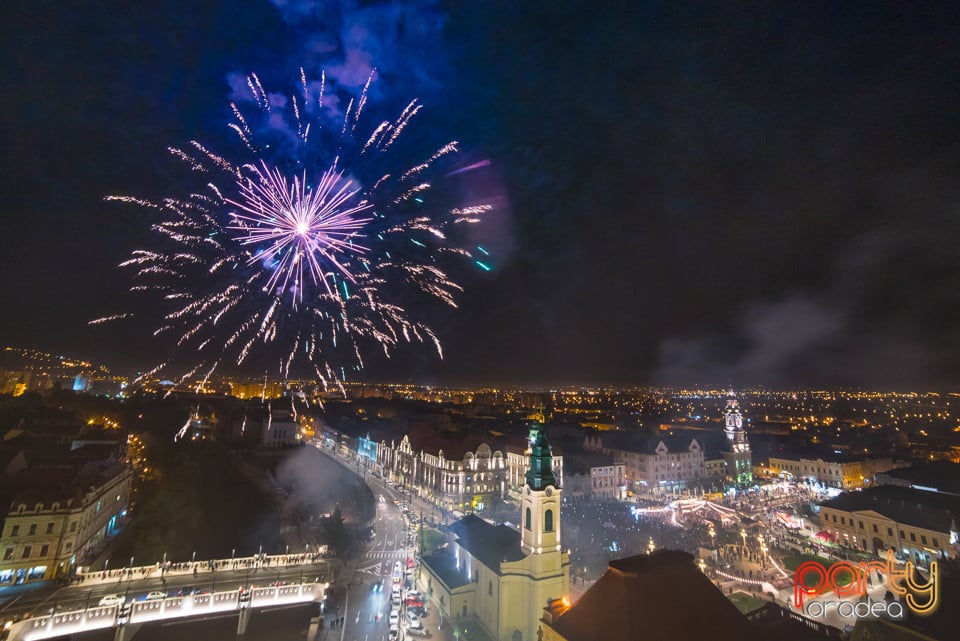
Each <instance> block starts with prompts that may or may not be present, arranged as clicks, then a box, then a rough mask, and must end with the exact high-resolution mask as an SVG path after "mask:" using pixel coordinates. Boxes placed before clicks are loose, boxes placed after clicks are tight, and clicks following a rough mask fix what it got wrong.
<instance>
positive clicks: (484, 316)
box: [0, 0, 960, 390]
mask: <svg viewBox="0 0 960 641" xmlns="http://www.w3.org/2000/svg"><path fill="white" fill-rule="evenodd" d="M278 6H279V7H280V8H279V9H278V8H277V7H278ZM320 7H321V5H320V4H316V3H311V2H303V3H277V6H274V4H271V3H269V2H259V3H236V4H231V3H229V2H228V3H225V4H222V5H217V6H216V7H213V8H209V10H208V11H203V10H197V8H196V7H195V6H194V5H193V4H192V3H182V6H181V5H179V4H178V3H172V4H169V5H167V6H165V7H160V8H152V9H144V8H142V7H137V8H130V7H124V6H122V5H120V4H118V5H116V6H115V7H112V8H111V7H105V8H102V9H101V10H100V11H98V12H89V11H84V10H83V9H81V8H77V7H70V6H65V5H58V6H56V7H53V8H50V9H49V10H41V9H38V8H37V7H35V6H33V5H32V4H29V3H13V4H10V5H8V6H6V7H5V9H4V14H5V16H4V17H5V23H6V24H9V25H16V26H17V31H16V33H13V34H11V37H10V38H7V39H5V42H4V44H3V45H2V46H3V47H4V50H5V53H7V54H8V59H11V60H13V61H14V64H13V65H12V79H11V81H10V82H9V83H7V86H6V87H5V88H4V89H3V92H4V94H3V96H4V100H3V101H2V102H0V104H2V107H0V109H2V113H3V115H4V121H5V123H7V126H8V131H9V134H10V135H9V136H8V138H9V143H8V153H7V154H6V155H5V156H4V160H3V161H2V162H3V176H4V178H3V180H2V181H0V194H2V197H3V200H4V202H5V211H6V215H5V219H6V221H7V229H6V233H5V234H4V235H3V236H4V240H3V241H2V245H0V256H2V259H0V260H2V261H3V262H2V265H3V268H2V270H0V273H2V274H3V277H2V278H3V280H2V281H0V287H2V289H3V291H4V292H6V293H7V297H8V300H10V301H12V302H13V303H14V304H15V308H14V309H15V311H14V312H13V313H10V314H6V315H4V318H3V320H2V321H0V336H2V337H3V338H4V339H5V340H4V342H5V343H6V344H15V345H24V346H32V347H36V348H38V349H42V350H46V351H52V352H58V353H59V352H63V353H71V354H74V353H75V354H76V355H77V356H80V357H84V358H97V359H102V360H103V361H104V362H107V363H110V364H111V365H112V366H113V367H114V368H115V369H120V370H124V371H130V370H134V369H141V368H145V367H146V366H147V363H148V362H151V361H156V360H157V359H158V358H161V357H162V356H163V355H164V353H165V346H164V345H163V344H162V343H161V342H159V340H158V339H154V338H153V337H152V331H153V330H154V329H155V325H154V324H151V322H148V320H147V319H148V318H150V317H151V314H155V310H153V309H152V307H151V305H150V304H148V303H147V302H143V301H141V302H137V301H136V299H134V298H131V297H130V295H129V294H128V293H127V292H126V289H127V286H128V285H129V282H128V281H129V276H128V275H126V274H124V273H123V272H122V271H121V270H119V269H117V268H116V265H117V264H118V263H119V262H121V261H122V260H124V259H125V258H126V257H127V256H128V255H129V252H130V251H131V250H132V249H134V248H135V247H137V246H138V245H140V244H142V243H143V241H144V238H145V237H146V234H147V233H148V231H147V230H148V227H149V225H148V224H147V219H146V216H145V215H143V214H142V213H137V212H131V211H129V210H124V209H122V208H119V207H116V206H114V205H110V204H109V203H104V202H103V198H104V197H105V196H107V195H109V194H113V193H118V192H120V193H137V194H139V193H142V194H145V195H148V196H151V197H156V196H158V195H162V194H165V193H168V192H169V191H171V188H179V187H180V186H181V185H182V184H183V181H184V178H183V174H182V172H179V171H178V169H177V168H176V167H175V165H174V163H173V162H171V161H169V160H168V159H166V158H165V157H164V154H165V149H166V148H167V147H168V146H182V145H185V144H187V142H188V141H189V140H191V139H194V138H196V139H201V140H205V141H210V142H211V143H220V142H222V140H223V139H224V137H225V135H226V134H224V133H223V131H224V129H225V122H226V121H227V119H228V117H229V115H230V114H229V110H228V107H227V103H228V101H229V100H230V99H231V97H232V95H233V94H234V93H235V91H236V87H235V84H236V81H237V78H240V77H242V76H243V75H244V74H246V73H249V72H254V71H255V72H257V73H259V74H261V75H262V76H263V77H264V79H265V82H267V84H270V83H281V84H282V83H284V82H287V81H289V79H290V78H291V77H294V78H295V77H296V76H297V74H298V70H299V68H300V67H301V66H303V67H305V68H306V69H307V70H308V72H309V73H310V74H311V75H315V74H317V73H319V72H320V71H321V70H326V71H328V72H329V74H330V77H331V78H334V79H335V80H336V81H338V82H341V83H342V84H343V86H353V85H355V84H356V82H357V78H365V77H366V73H365V72H366V71H369V69H370V68H373V67H376V68H377V69H378V75H379V78H378V83H377V86H378V87H379V88H378V90H377V92H376V93H374V94H371V104H372V107H373V108H382V109H383V110H385V111H387V112H390V111H391V109H392V108H393V107H394V106H395V105H396V104H398V103H402V102H403V101H406V100H409V99H411V98H413V97H419V98H421V100H422V103H423V104H424V109H425V114H426V115H427V116H428V120H429V122H427V120H425V121H424V122H420V123H418V125H421V126H423V125H426V128H427V129H428V132H429V133H430V134H431V136H433V137H434V138H435V139H440V140H442V139H450V138H455V139H457V140H459V141H461V147H462V151H461V157H462V161H463V163H464V166H466V167H471V168H472V169H471V170H470V171H467V172H465V173H464V174H462V175H460V176H461V177H462V178H463V181H462V183H461V185H460V189H461V190H462V192H463V193H461V194H459V196H460V197H465V198H472V199H480V200H484V201H488V202H489V203H490V204H491V205H492V206H493V207H494V210H493V212H492V214H491V216H490V217H489V220H487V221H485V222H484V223H483V224H481V225H480V227H481V230H480V231H479V232H478V234H479V235H478V237H477V243H476V244H478V245H480V246H482V247H484V248H485V249H486V250H488V251H489V252H490V257H489V259H485V260H488V262H489V265H488V266H489V267H491V268H492V269H491V270H490V271H486V270H484V269H482V268H474V269H466V270H462V271H461V272H460V273H458V274H457V280H458V282H459V283H460V284H461V285H463V287H464V291H463V292H462V293H460V294H458V297H457V302H458V305H459V308H458V309H451V310H443V309H424V310H422V311H423V312H424V314H425V316H426V317H427V318H428V319H429V321H430V324H431V326H433V327H434V328H435V329H436V330H437V334H438V337H439V339H440V341H441V342H442V344H443V346H444V359H443V360H440V359H439V358H438V357H437V355H436V354H435V353H434V352H432V351H430V350H428V349H422V348H421V347H420V346H415V347H413V348H410V349H401V350H400V351H399V352H398V353H397V355H396V356H395V357H394V358H392V359H390V360H389V361H388V360H384V359H382V358H378V357H376V355H375V354H371V355H370V357H369V362H368V364H367V368H366V370H365V371H364V372H361V373H359V374H353V375H348V376H347V379H348V380H372V381H386V380H394V381H415V382H417V383H422V384H434V385H459V384H479V383H498V384H506V385H550V384H561V383H563V382H564V381H569V382H570V384H592V385H600V384H652V385H677V384H686V385H695V384H713V385H718V386H719V385H724V384H727V383H733V384H734V385H736V386H752V385H769V386H776V387H779V386H791V385H799V386H814V387H816V386H828V387H833V386H863V387H867V388H869V387H875V388H877V389H900V390H906V389H913V388H923V387H931V388H935V389H946V388H948V387H949V386H951V385H955V384H956V383H957V381H958V376H957V371H956V368H955V362H956V358H957V356H958V354H960V341H958V339H957V335H956V332H955V331H954V330H953V329H952V323H953V322H954V317H953V314H952V312H953V310H954V309H955V308H956V294H955V292H956V291H957V288H956V287H955V281H956V278H957V274H958V273H960V264H958V263H957V260H958V259H957V257H956V255H955V252H954V251H953V248H952V245H951V243H950V239H951V238H952V237H954V236H955V235H956V232H957V231H958V230H957V228H956V225H957V220H956V217H955V216H954V215H953V211H954V209H955V203H956V201H957V196H958V194H960V164H958V162H957V157H958V155H957V151H958V149H960V139H958V134H957V130H956V128H955V127H954V126H953V124H952V120H953V103H954V96H955V95H957V94H958V93H960V91H958V86H957V83H958V79H957V76H956V74H952V73H949V72H948V71H946V70H948V69H950V68H951V64H952V63H951V61H952V60H954V59H955V57H956V55H957V53H958V47H960V44H958V43H957V42H956V39H955V38H953V37H952V29H951V28H950V25H952V24H955V23H956V18H957V17H958V16H957V9H956V8H955V7H932V6H924V7H919V8H913V9H911V8H906V7H901V6H897V5H892V4H890V5H883V4H878V5H872V6H870V7H856V8H853V7H847V8H844V9H842V10H841V9H836V8H829V7H803V8H801V7H748V8H743V7H736V6H725V7H713V8H702V7H695V6H693V5H687V4H680V5H670V7H662V6H655V5H653V4H643V5H639V6H636V7H634V8H632V10H629V11H625V10H623V9H621V8H619V6H618V5H616V4H615V3H608V4H606V5H604V6H600V7H595V6H593V5H590V6H588V5H586V4H583V3H570V4H568V5H565V6H563V7H551V10H550V11H541V10H539V9H538V8H537V7H536V6H535V5H526V6H523V7H515V8H513V9H512V10H511V11H512V14H511V19H510V20H508V21H503V20H502V19H501V18H502V16H500V15H499V14H498V12H496V11H494V10H492V9H487V8H483V7H461V6H448V4H446V3H440V2H430V1H426V0H424V1H421V2H415V3H403V4H401V3H375V4H372V5H369V6H366V5H365V6H363V7H361V6H359V5H358V4H356V3H353V2H344V3H340V4H338V5H329V4H328V5H323V7H327V8H325V9H323V10H321V8H320ZM329 7H333V8H329ZM298 8H299V9H305V10H304V11H299V12H298ZM324 11H327V13H324ZM531 34H536V37H535V38H532V37H531ZM280 43H282V44H280ZM425 50H428V51H430V54H429V55H428V54H425V53H424V51H425ZM214 146H218V145H214ZM173 191H177V189H173ZM105 232H106V233H105ZM485 264H486V263H485ZM127 310H129V311H130V312H132V313H134V314H136V315H137V317H136V318H134V319H133V320H131V321H130V322H129V323H127V324H118V325H114V326H112V327H109V328H104V327H88V326H87V325H86V323H87V322H88V321H90V320H93V319H95V318H98V317H101V316H104V315H109V314H113V313H121V312H124V311H127ZM141 316H144V317H145V318H144V319H143V320H142V321H141V320H138V319H139V318H140V317H141ZM185 360H188V359H185ZM274 360H276V359H274ZM274 360H270V362H258V363H256V364H255V365H254V368H253V369H254V370H255V371H257V372H262V371H263V370H264V369H269V371H270V372H271V373H272V372H274V371H275V370H276V364H275V362H274ZM183 370H184V371H187V370H189V367H184V368H183Z"/></svg>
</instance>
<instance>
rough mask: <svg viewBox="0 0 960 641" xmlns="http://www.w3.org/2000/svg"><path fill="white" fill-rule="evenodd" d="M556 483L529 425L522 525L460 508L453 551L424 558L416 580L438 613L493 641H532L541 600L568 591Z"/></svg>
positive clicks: (540, 439) (539, 433)
mask: <svg viewBox="0 0 960 641" xmlns="http://www.w3.org/2000/svg"><path fill="white" fill-rule="evenodd" d="M560 504H561V489H560V487H559V480H558V479H557V477H556V474H555V473H554V470H553V465H552V456H551V450H550V445H549V444H548V443H547V440H546V437H545V435H544V433H543V430H542V429H541V428H540V427H539V426H537V427H534V428H533V429H532V430H531V431H530V456H529V458H528V469H527V473H526V484H525V485H524V488H523V494H522V500H521V510H520V515H521V516H520V518H521V521H522V523H520V530H519V531H517V530H516V529H514V528H513V527H510V526H509V525H498V526H497V525H491V524H490V523H488V522H487V521H484V520H483V519H480V518H478V517H476V516H473V515H469V516H466V517H464V518H462V519H460V520H459V521H457V522H456V523H454V524H453V525H452V526H450V531H451V532H452V533H453V534H454V535H455V536H456V537H457V539H456V541H455V542H454V544H453V546H452V548H453V549H452V553H451V552H449V551H447V552H442V553H438V554H435V555H432V556H429V557H425V558H424V559H423V560H422V567H423V570H424V575H423V576H422V577H421V579H420V582H421V585H422V587H424V589H426V591H427V594H428V598H429V599H430V601H431V602H432V603H433V606H434V607H435V608H436V609H437V610H439V611H440V614H441V616H442V617H444V619H447V618H449V617H452V618H453V619H455V620H458V621H460V622H463V623H468V622H475V623H477V624H479V625H480V626H481V627H482V628H483V630H484V631H485V632H486V633H487V634H488V635H489V636H490V637H491V638H493V639H497V640H498V641H535V640H536V639H537V638H538V637H537V630H538V627H539V625H540V622H539V618H540V608H541V607H542V606H543V604H545V603H547V602H548V600H550V599H558V598H561V597H564V596H565V595H566V594H567V590H568V587H569V583H570V558H569V556H568V555H567V553H566V552H565V551H564V550H563V549H562V548H561V538H560Z"/></svg>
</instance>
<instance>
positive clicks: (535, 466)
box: [526, 423, 560, 491]
mask: <svg viewBox="0 0 960 641" xmlns="http://www.w3.org/2000/svg"><path fill="white" fill-rule="evenodd" d="M529 442H530V466H529V469H528V470H527V474H526V479H527V485H528V486H529V487H530V489H532V490H537V491H539V490H543V489H545V488H546V487H547V486H548V485H552V486H553V487H560V484H559V483H558V482H557V477H556V476H554V474H553V448H552V447H551V446H550V444H549V443H548V442H547V436H546V434H545V433H544V428H543V425H541V424H540V423H534V424H533V426H532V427H531V428H530V437H529Z"/></svg>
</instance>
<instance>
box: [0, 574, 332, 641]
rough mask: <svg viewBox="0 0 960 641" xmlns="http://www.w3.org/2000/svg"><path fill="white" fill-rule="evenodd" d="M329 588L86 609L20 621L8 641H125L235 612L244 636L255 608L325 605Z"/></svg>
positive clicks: (257, 590) (302, 586) (306, 586)
mask: <svg viewBox="0 0 960 641" xmlns="http://www.w3.org/2000/svg"><path fill="white" fill-rule="evenodd" d="M327 586H328V584H327V583H319V582H316V583H297V584H290V585H275V586H270V587H253V588H244V587H241V588H236V589H231V590H226V591H222V592H213V593H208V594H194V595H187V596H172V597H167V598H163V599H154V600H148V601H134V602H132V603H124V604H121V605H113V606H97V607H85V608H83V609H80V610H73V611H69V612H58V613H56V614H48V615H44V616H38V617H33V618H30V619H24V620H23V621H19V622H17V623H15V624H13V626H12V627H11V628H10V629H9V631H8V634H9V636H8V639H9V641H40V640H41V639H53V638H56V637H63V636H67V635H70V634H77V633H79V632H89V631H91V630H102V629H105V628H115V629H116V634H115V636H114V639H115V641H129V639H130V638H131V637H132V636H133V635H134V634H135V633H136V631H137V630H138V629H139V628H140V626H141V625H143V624H144V623H151V622H154V621H169V620H171V619H182V618H185V617H203V616H208V615H211V614H219V613H223V612H238V614H239V619H238V622H237V634H238V635H242V634H244V633H245V632H246V629H247V624H248V623H249V621H250V616H251V612H252V611H253V610H254V609H256V608H264V607H270V606H277V605H291V604H297V603H310V602H315V601H320V600H322V599H323V597H324V594H325V592H326V589H327Z"/></svg>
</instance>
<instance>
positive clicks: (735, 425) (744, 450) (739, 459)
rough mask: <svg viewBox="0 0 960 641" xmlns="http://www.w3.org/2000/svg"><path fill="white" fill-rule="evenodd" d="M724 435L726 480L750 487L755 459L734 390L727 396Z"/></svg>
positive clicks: (722, 454)
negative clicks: (725, 440) (725, 438)
mask: <svg viewBox="0 0 960 641" xmlns="http://www.w3.org/2000/svg"><path fill="white" fill-rule="evenodd" d="M723 431H724V434H725V435H726V437H727V443H726V447H725V449H723V450H722V451H721V452H720V456H721V457H723V460H724V461H725V462H726V464H727V469H726V474H725V475H724V479H725V480H726V481H727V482H728V483H732V484H734V485H748V484H750V483H752V482H753V458H752V455H751V453H750V441H749V440H748V439H747V431H746V430H745V429H744V428H743V414H742V413H741V412H740V402H739V401H738V400H737V396H736V394H734V392H733V390H730V393H729V394H728V395H727V407H726V409H725V410H724V428H723Z"/></svg>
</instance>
